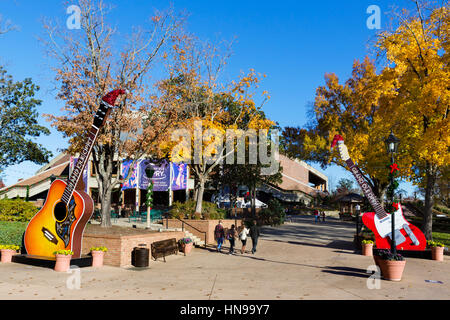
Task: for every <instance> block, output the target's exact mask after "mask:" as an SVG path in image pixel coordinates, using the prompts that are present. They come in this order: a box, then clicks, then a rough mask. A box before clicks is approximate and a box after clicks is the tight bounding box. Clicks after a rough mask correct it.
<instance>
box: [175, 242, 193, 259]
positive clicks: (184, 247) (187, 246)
mask: <svg viewBox="0 0 450 320" xmlns="http://www.w3.org/2000/svg"><path fill="white" fill-rule="evenodd" d="M178 243H179V244H180V247H181V251H182V252H183V253H184V255H186V254H188V253H189V252H191V250H192V245H193V244H194V243H193V241H192V239H191V238H182V239H180V240H179V241H178Z"/></svg>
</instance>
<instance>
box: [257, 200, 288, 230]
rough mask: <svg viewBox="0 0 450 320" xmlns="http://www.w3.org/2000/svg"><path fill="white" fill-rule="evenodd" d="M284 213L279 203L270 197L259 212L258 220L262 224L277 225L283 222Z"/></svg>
mask: <svg viewBox="0 0 450 320" xmlns="http://www.w3.org/2000/svg"><path fill="white" fill-rule="evenodd" d="M285 215H286V214H285V212H284V207H283V206H282V205H281V203H280V202H279V201H278V200H276V199H272V200H270V201H269V203H268V204H267V208H264V209H262V210H261V212H260V213H259V220H260V221H261V223H262V224H263V225H271V226H278V225H281V224H283V223H284V219H285Z"/></svg>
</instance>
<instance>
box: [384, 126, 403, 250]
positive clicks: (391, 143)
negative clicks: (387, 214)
mask: <svg viewBox="0 0 450 320" xmlns="http://www.w3.org/2000/svg"><path fill="white" fill-rule="evenodd" d="M384 143H385V144H386V149H387V152H388V154H390V155H391V165H393V164H394V163H395V161H394V154H395V153H397V151H398V145H399V143H400V139H398V138H397V137H396V136H394V133H393V132H392V130H391V133H390V134H389V137H387V139H386V140H385V141H384ZM390 184H391V191H392V192H391V194H390V196H391V202H392V203H394V187H393V186H394V175H393V174H391V181H390ZM391 226H392V229H391V251H392V253H393V254H396V253H397V248H396V247H397V246H396V243H395V217H394V213H392V214H391Z"/></svg>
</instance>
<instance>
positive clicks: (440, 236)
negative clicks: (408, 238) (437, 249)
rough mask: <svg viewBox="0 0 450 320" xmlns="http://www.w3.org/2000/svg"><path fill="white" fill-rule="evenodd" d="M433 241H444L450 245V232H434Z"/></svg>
mask: <svg viewBox="0 0 450 320" xmlns="http://www.w3.org/2000/svg"><path fill="white" fill-rule="evenodd" d="M433 241H438V242H442V243H443V244H445V246H446V247H450V233H444V232H433Z"/></svg>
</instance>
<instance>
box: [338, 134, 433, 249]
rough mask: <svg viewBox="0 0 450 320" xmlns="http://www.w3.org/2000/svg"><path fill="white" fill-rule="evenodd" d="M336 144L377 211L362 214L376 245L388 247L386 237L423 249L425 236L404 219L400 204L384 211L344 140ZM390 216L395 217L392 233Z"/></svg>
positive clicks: (401, 243) (411, 247)
mask: <svg viewBox="0 0 450 320" xmlns="http://www.w3.org/2000/svg"><path fill="white" fill-rule="evenodd" d="M335 139H336V137H335ZM337 145H338V150H339V153H340V156H341V158H342V160H344V161H346V162H347V165H348V166H351V169H352V170H351V171H352V173H353V175H354V176H355V178H356V181H357V182H358V183H359V185H360V186H361V189H362V190H363V192H364V194H365V195H366V197H367V199H368V200H369V202H370V204H371V205H372V207H373V208H374V209H375V211H376V212H377V213H375V212H366V213H364V214H363V222H364V224H365V225H366V226H367V227H368V228H369V229H371V230H372V231H373V232H374V234H375V238H376V241H377V247H378V248H389V246H390V244H389V243H388V242H387V241H386V239H388V238H390V239H393V238H394V239H395V244H396V246H398V245H401V246H400V247H401V248H405V249H407V250H424V249H425V245H426V239H425V236H424V235H423V233H422V232H421V231H420V230H419V229H418V228H417V227H415V226H414V225H412V224H410V223H409V222H408V221H406V219H405V217H404V216H403V210H402V206H401V204H400V203H398V210H397V211H395V212H394V213H392V214H389V213H386V211H385V210H384V209H383V208H382V206H381V204H380V203H379V202H378V200H377V199H376V197H375V195H374V194H373V192H372V191H371V189H370V186H368V184H367V183H366V182H365V181H364V178H363V177H362V174H361V173H360V172H359V169H358V168H357V167H356V165H354V163H353V161H352V160H351V159H350V156H349V155H348V150H347V146H346V145H345V144H344V141H343V140H340V141H337ZM392 216H393V217H394V219H395V220H394V222H395V223H394V235H392ZM406 237H408V238H409V239H410V240H411V241H407V239H406Z"/></svg>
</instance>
